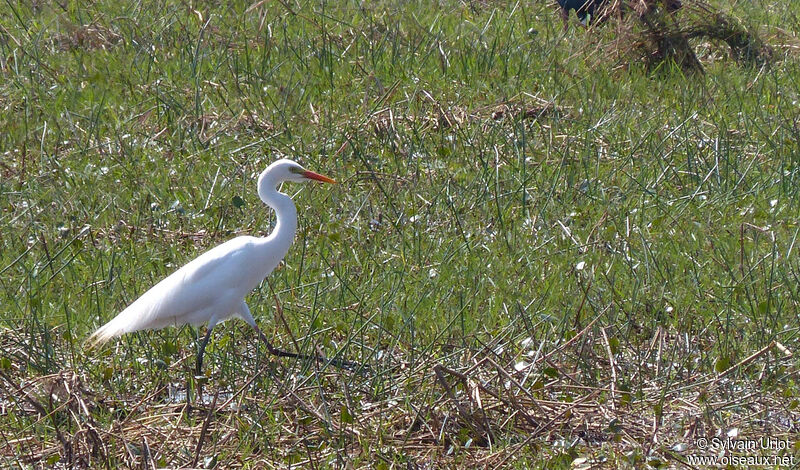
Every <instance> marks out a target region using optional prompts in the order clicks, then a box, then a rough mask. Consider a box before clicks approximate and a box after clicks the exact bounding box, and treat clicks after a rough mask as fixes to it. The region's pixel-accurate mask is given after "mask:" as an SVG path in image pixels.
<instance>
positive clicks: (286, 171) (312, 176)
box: [261, 158, 336, 184]
mask: <svg viewBox="0 0 800 470" xmlns="http://www.w3.org/2000/svg"><path fill="white" fill-rule="evenodd" d="M266 177H269V179H270V181H271V182H273V183H276V184H280V183H281V182H283V181H293V182H295V183H306V182H308V181H311V180H315V181H321V182H323V183H336V181H334V180H333V179H331V178H328V177H327V176H324V175H320V174H319V173H314V172H313V171H309V170H306V169H305V168H303V167H302V166H301V165H300V164H299V163H297V162H294V161H292V160H289V159H287V158H282V159H280V160H278V161H276V162H273V163H272V164H271V165H270V166H268V167H267V169H266V170H265V171H264V173H262V175H261V178H266Z"/></svg>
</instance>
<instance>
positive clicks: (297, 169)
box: [289, 166, 303, 175]
mask: <svg viewBox="0 0 800 470" xmlns="http://www.w3.org/2000/svg"><path fill="white" fill-rule="evenodd" d="M289 171H290V172H292V173H294V174H296V175H299V174H300V173H302V172H303V169H302V168H300V167H299V166H290V167H289Z"/></svg>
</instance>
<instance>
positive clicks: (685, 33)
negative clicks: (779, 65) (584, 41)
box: [598, 0, 774, 73]
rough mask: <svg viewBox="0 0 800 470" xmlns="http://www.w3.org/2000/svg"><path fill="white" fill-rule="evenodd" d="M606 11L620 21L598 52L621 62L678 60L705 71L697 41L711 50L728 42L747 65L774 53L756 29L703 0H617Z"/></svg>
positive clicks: (739, 60)
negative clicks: (674, 3)
mask: <svg viewBox="0 0 800 470" xmlns="http://www.w3.org/2000/svg"><path fill="white" fill-rule="evenodd" d="M602 17H603V18H616V19H618V21H616V22H615V31H614V39H612V40H611V41H610V42H606V43H601V44H600V45H599V46H598V47H599V51H600V54H599V58H600V60H602V61H606V60H608V58H616V60H617V61H618V64H619V65H621V66H627V65H630V64H637V63H641V64H644V65H645V66H646V68H648V69H651V70H657V69H659V68H660V67H662V66H663V65H664V64H669V63H674V64H675V65H677V66H678V67H679V68H680V69H681V70H683V71H685V72H700V73H702V72H703V71H704V67H703V65H702V63H701V60H700V58H698V56H697V54H696V52H695V48H696V47H697V46H698V45H699V44H705V45H707V46H709V49H710V50H714V49H717V48H718V46H719V45H722V44H724V45H726V46H728V50H729V51H730V57H731V58H732V59H733V60H735V61H736V62H737V63H739V64H741V65H745V66H754V67H761V66H764V65H767V64H769V63H770V61H771V60H772V58H773V54H774V53H773V48H772V47H771V46H770V45H768V44H767V42H766V40H765V39H764V38H763V37H762V34H761V33H759V32H758V31H757V30H755V29H753V28H749V27H747V26H745V25H743V24H742V22H741V21H739V20H738V19H736V18H734V17H733V16H730V15H729V14H727V13H724V12H722V11H719V10H717V9H716V8H715V7H713V6H712V5H711V4H708V3H705V2H702V1H691V2H689V1H686V2H683V6H682V8H680V9H679V10H677V11H675V12H670V11H668V10H667V9H666V8H665V7H664V4H663V2H661V1H658V0H635V1H628V2H624V1H623V2H615V3H614V4H613V5H612V6H611V7H609V9H607V10H604V13H603V16H602Z"/></svg>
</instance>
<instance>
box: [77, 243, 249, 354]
mask: <svg viewBox="0 0 800 470" xmlns="http://www.w3.org/2000/svg"><path fill="white" fill-rule="evenodd" d="M252 241H253V237H237V238H234V239H232V240H229V241H227V242H225V243H223V244H221V245H218V246H216V247H214V248H212V249H210V250H208V251H206V252H205V253H203V254H202V255H200V256H198V257H197V258H195V259H194V260H192V261H190V262H189V263H187V264H186V265H184V266H183V267H181V268H180V269H178V270H177V271H175V272H174V273H172V274H170V275H169V276H167V277H166V278H164V279H162V280H161V281H160V282H159V283H158V284H156V285H155V286H153V287H151V288H150V290H148V291H147V292H145V293H144V294H143V295H142V296H141V297H139V298H138V299H136V301H134V302H133V303H132V304H130V305H129V306H128V307H127V308H126V309H125V310H123V311H122V312H120V313H119V315H117V316H116V317H114V318H113V319H112V320H111V321H109V322H108V323H106V324H105V325H103V326H102V327H100V328H99V329H98V330H97V331H95V332H94V334H92V336H91V337H89V339H88V340H87V343H88V344H89V345H90V346H93V345H96V344H102V343H104V342H106V341H108V340H110V339H111V338H114V337H116V336H120V335H122V334H124V333H130V332H133V331H138V330H143V329H159V328H163V327H165V326H169V325H182V324H186V323H192V324H200V323H204V322H206V321H208V319H209V318H210V317H211V316H212V315H215V316H217V317H218V318H221V319H222V318H226V317H227V316H228V315H229V314H230V313H231V312H233V311H234V310H235V308H236V307H237V306H238V303H239V302H240V301H241V299H242V297H243V296H244V294H246V293H247V291H249V289H247V290H245V291H244V293H241V294H240V292H242V290H243V289H242V287H243V284H247V281H248V280H249V279H248V278H247V275H248V269H246V268H245V267H246V266H247V262H248V260H250V259H251V258H252V253H251V252H250V250H251V249H252V247H253V243H252ZM259 281H260V279H259ZM250 288H252V286H251V287H250ZM237 297H238V298H237Z"/></svg>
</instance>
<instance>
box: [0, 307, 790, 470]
mask: <svg viewBox="0 0 800 470" xmlns="http://www.w3.org/2000/svg"><path fill="white" fill-rule="evenodd" d="M598 319H599V316H598V317H596V318H595V319H594V320H592V321H590V322H589V323H588V324H587V325H586V326H585V327H583V328H582V329H581V330H580V331H578V332H577V333H576V334H575V335H574V336H572V338H571V339H569V340H568V341H565V342H563V343H561V344H558V343H550V342H547V341H538V340H536V339H534V338H531V337H526V336H525V335H524V334H521V335H520V334H517V335H515V336H513V337H512V336H511V335H500V336H498V337H496V338H493V339H492V340H491V341H490V342H488V343H484V344H483V345H482V346H479V347H473V348H456V347H452V348H447V347H443V350H447V352H443V353H442V354H441V355H440V356H439V357H436V358H434V357H427V358H425V359H424V360H421V361H419V362H417V363H416V364H410V363H409V362H408V358H409V357H410V356H409V352H408V351H399V350H396V351H386V353H385V354H384V355H383V356H382V358H381V360H380V361H378V362H380V363H381V367H374V368H373V370H374V371H375V372H373V373H366V374H363V375H348V374H347V373H344V372H342V371H337V370H335V369H326V370H324V371H321V372H320V371H318V372H316V373H314V372H312V373H311V375H310V376H306V377H304V376H302V375H298V374H297V372H296V371H292V370H288V369H285V368H284V365H283V364H277V363H275V362H271V363H269V364H266V365H262V366H260V367H259V368H257V369H255V370H251V371H250V372H249V373H248V372H247V371H245V370H243V371H241V373H242V377H241V382H240V384H236V385H235V387H234V388H230V386H227V387H226V386H224V385H219V384H217V383H215V381H214V379H211V381H210V382H209V383H208V384H207V385H206V390H205V395H204V400H202V401H196V402H195V403H193V404H192V405H191V406H187V404H186V402H185V400H184V401H181V400H180V398H178V399H177V400H176V399H175V397H176V394H175V390H174V388H175V385H173V384H166V385H162V386H157V387H154V388H153V389H151V390H150V391H149V392H147V393H144V394H137V393H134V392H131V393H130V394H127V395H119V396H104V392H103V390H102V386H101V385H99V384H92V381H91V380H89V379H88V378H87V377H86V376H85V375H83V374H82V373H81V372H79V371H72V370H64V371H61V372H60V373H58V374H52V375H46V376H40V377H36V378H28V377H25V375H24V374H23V373H22V371H19V370H13V369H5V370H3V371H2V372H0V390H2V394H3V399H2V402H1V403H2V407H1V409H0V411H2V413H3V414H5V415H6V416H7V417H8V416H9V415H14V416H16V419H15V422H17V423H19V425H18V427H11V428H5V429H3V430H1V431H0V440H1V441H0V442H2V444H1V445H0V455H2V458H3V459H4V460H5V461H6V462H17V463H19V464H26V465H33V466H34V467H36V468H43V467H49V466H53V465H55V464H56V463H59V465H65V466H68V467H70V468H89V467H106V468H114V467H118V466H126V467H131V468H132V467H140V468H155V467H162V466H165V465H166V466H195V467H196V466H198V465H203V466H205V467H206V468H208V467H210V466H213V465H218V468H235V467H240V466H242V465H244V464H245V462H242V461H241V460H240V459H239V458H238V455H239V452H238V451H237V449H240V448H241V446H243V445H252V443H248V442H246V440H247V435H248V433H247V432H246V431H244V430H243V429H246V428H247V427H248V426H257V427H258V428H259V429H260V432H265V431H266V432H267V435H268V436H269V438H268V440H267V441H266V442H261V443H260V444H258V445H257V446H256V447H255V448H251V454H250V456H249V457H248V462H247V463H249V464H251V465H253V464H254V465H256V466H259V467H260V466H265V467H268V468H277V467H283V466H285V465H286V464H287V463H292V464H296V465H299V466H303V465H325V464H333V463H335V462H338V464H337V465H339V464H344V463H345V462H349V463H350V465H351V466H352V467H374V466H376V465H378V464H381V462H383V463H385V464H392V463H394V464H398V463H401V462H402V463H403V465H404V466H406V467H407V468H441V467H442V466H450V465H459V466H468V467H484V468H485V467H498V468H500V467H502V466H503V465H504V464H508V463H511V462H514V461H515V460H516V459H518V458H519V457H520V456H522V455H526V456H528V458H530V456H531V455H538V456H539V458H541V459H542V461H550V462H556V461H558V462H562V463H563V462H566V463H567V464H570V463H571V464H572V465H574V466H576V467H578V468H589V467H591V468H598V467H600V468H602V467H606V468H613V467H617V466H618V465H619V464H620V462H626V464H628V465H633V466H635V467H641V466H643V465H644V464H645V463H649V464H653V463H654V462H656V463H657V462H663V463H665V464H667V465H679V464H681V463H685V458H684V454H686V453H695V454H696V453H698V451H697V449H696V448H695V447H694V445H693V442H694V440H695V439H697V438H699V437H708V436H714V435H720V434H722V435H725V433H730V432H731V430H735V432H736V433H738V435H740V436H749V437H750V438H758V437H759V436H764V435H766V436H770V437H773V438H776V439H786V440H791V436H792V435H796V433H797V432H798V431H800V429H798V428H797V423H798V422H800V413H798V410H797V409H796V408H792V406H791V403H790V402H791V399H790V398H786V399H785V400H781V399H780V398H776V395H775V394H767V393H764V392H763V388H764V386H765V385H766V384H768V383H769V382H771V381H773V380H775V379H776V378H780V377H787V376H793V375H796V374H797V368H796V362H795V361H793V358H792V355H791V352H789V351H788V350H787V349H786V348H785V347H783V346H782V345H780V344H778V343H771V344H769V345H768V346H766V347H764V348H762V349H760V350H758V351H755V352H754V353H752V354H751V355H750V356H748V357H745V358H742V359H741V360H739V361H738V362H737V363H735V364H733V365H730V366H729V367H727V368H726V369H725V370H723V371H722V372H721V373H715V374H707V373H700V372H694V371H693V370H692V364H693V362H694V361H693V358H694V357H696V355H697V352H698V351H699V350H700V349H703V348H705V347H706V346H707V345H705V344H703V342H704V340H702V339H700V338H691V337H688V336H686V335H679V334H675V333H674V332H670V331H667V330H665V329H662V328H658V329H656V330H655V331H653V332H652V335H651V337H650V338H648V340H647V341H646V344H645V347H637V346H636V345H633V344H630V343H627V342H626V341H620V340H619V339H617V338H618V337H619V336H618V333H619V331H616V328H615V327H602V326H600V322H598ZM476 344H480V342H478V341H476ZM190 357H191V354H188V355H187V360H188V361H190V360H191V359H190ZM313 368H314V367H313V366H312V370H313ZM179 370H180V369H177V370H171V371H170V373H171V374H172V375H175V374H179ZM778 376H779V377H778ZM142 380H144V379H142ZM257 381H265V382H264V383H268V384H270V385H269V386H268V388H266V389H264V388H260V387H254V386H252V384H253V383H255V382H257ZM378 383H382V384H384V385H383V386H382V387H377V386H376V384H378ZM381 388H382V389H383V392H381V393H376V392H375V390H376V389H381ZM265 413H266V414H267V415H268V416H270V417H271V418H266V417H265V416H266V415H265ZM12 421H14V420H8V419H6V422H12ZM273 421H277V423H273ZM246 423H249V424H247V425H246V426H244V428H243V425H245V424H246ZM32 429H37V430H38V431H37V432H31V430H32ZM377 442H380V443H381V445H380V446H377V447H375V446H374V445H375V443H377ZM367 443H369V445H368V444H367ZM378 449H379V450H378ZM531 449H535V450H536V451H535V452H531ZM523 451H524V452H523ZM789 452H791V450H789Z"/></svg>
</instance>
